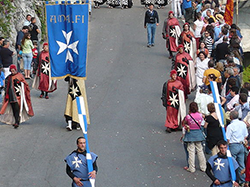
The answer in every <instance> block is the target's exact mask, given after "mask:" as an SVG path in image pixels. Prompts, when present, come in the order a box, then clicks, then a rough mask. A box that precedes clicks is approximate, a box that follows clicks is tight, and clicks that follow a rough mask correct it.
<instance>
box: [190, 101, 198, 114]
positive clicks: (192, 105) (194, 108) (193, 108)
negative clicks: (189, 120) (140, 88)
mask: <svg viewBox="0 0 250 187" xmlns="http://www.w3.org/2000/svg"><path fill="white" fill-rule="evenodd" d="M189 111H190V112H191V113H196V112H198V105H197V103H196V102H191V103H190V104H189Z"/></svg>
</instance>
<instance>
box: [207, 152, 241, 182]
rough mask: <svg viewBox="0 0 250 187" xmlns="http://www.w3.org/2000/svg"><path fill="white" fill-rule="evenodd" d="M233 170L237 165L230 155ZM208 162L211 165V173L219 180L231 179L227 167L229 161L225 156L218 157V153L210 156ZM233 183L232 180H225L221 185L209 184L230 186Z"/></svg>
mask: <svg viewBox="0 0 250 187" xmlns="http://www.w3.org/2000/svg"><path fill="white" fill-rule="evenodd" d="M232 161H233V165H234V170H236V169H237V168H238V167H239V165H238V163H237V162H236V160H235V159H234V158H233V157H232ZM208 163H209V164H210V165H211V168H212V171H213V174H214V176H215V178H217V179H218V180H219V181H220V182H226V181H229V180H231V174H230V169H229V162H228V159H227V158H220V157H218V155H217V154H216V155H214V156H211V157H210V158H209V159H208ZM232 185H233V183H232V181H230V182H227V183H225V184H221V185H215V184H213V185H211V187H232Z"/></svg>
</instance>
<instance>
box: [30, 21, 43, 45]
mask: <svg viewBox="0 0 250 187" xmlns="http://www.w3.org/2000/svg"><path fill="white" fill-rule="evenodd" d="M30 28H31V30H30V35H31V41H32V42H33V41H38V34H40V32H41V31H40V30H39V28H38V26H37V25H36V18H35V17H32V18H31V24H30Z"/></svg>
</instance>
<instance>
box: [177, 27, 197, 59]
mask: <svg viewBox="0 0 250 187" xmlns="http://www.w3.org/2000/svg"><path fill="white" fill-rule="evenodd" d="M181 42H182V44H183V45H184V50H185V52H186V53H188V54H189V55H190V56H191V57H192V59H195V58H196V40H195V36H194V34H193V32H192V31H190V25H189V23H185V24H184V25H183V31H182V33H181Z"/></svg>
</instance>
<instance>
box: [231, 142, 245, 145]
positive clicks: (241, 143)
mask: <svg viewBox="0 0 250 187" xmlns="http://www.w3.org/2000/svg"><path fill="white" fill-rule="evenodd" d="M230 144H244V142H239V143H229V145H230Z"/></svg>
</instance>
